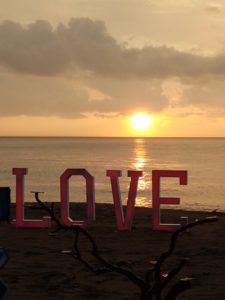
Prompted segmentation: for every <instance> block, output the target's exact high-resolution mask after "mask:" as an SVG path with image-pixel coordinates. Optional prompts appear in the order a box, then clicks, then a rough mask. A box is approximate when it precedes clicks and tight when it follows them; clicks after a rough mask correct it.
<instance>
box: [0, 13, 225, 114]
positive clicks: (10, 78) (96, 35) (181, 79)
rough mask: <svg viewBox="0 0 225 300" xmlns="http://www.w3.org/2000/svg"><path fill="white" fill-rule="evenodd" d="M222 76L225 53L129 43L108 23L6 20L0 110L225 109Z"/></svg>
mask: <svg viewBox="0 0 225 300" xmlns="http://www.w3.org/2000/svg"><path fill="white" fill-rule="evenodd" d="M1 74H4V75H2V76H1ZM68 74H69V75H70V76H71V77H70V78H68ZM224 78H225V52H224V53H220V54H217V55H214V56H203V55H197V54H192V53H188V52H185V51H183V52H182V51H178V50H177V49H175V48H173V47H167V46H166V45H164V46H160V47H156V46H155V47H154V46H145V47H143V48H129V47H128V46H127V45H125V44H119V43H118V42H117V41H116V39H115V38H114V37H112V36H111V35H110V34H109V33H108V31H107V29H106V26H105V24H104V22H102V21H93V20H91V19H89V18H78V19H71V20H70V22H69V23H68V24H67V25H65V24H58V25H57V26H56V27H53V26H52V25H51V24H50V23H49V22H47V21H43V20H39V21H36V22H34V23H32V24H29V25H27V26H24V25H21V24H19V23H16V22H12V21H4V22H2V23H0V91H1V95H2V96H1V98H0V104H1V110H0V116H15V115H32V116H40V115H42V116H49V115H57V116H60V117H66V118H81V117H84V116H85V115H86V114H87V113H92V114H96V115H98V116H109V117H110V116H112V115H115V114H116V115H118V114H121V115H127V114H129V113H131V112H132V111H135V110H145V111H148V112H151V113H155V112H156V113H157V112H161V111H163V110H165V109H167V108H168V107H169V108H171V107H173V106H174V107H178V108H179V107H188V106H189V105H190V106H192V107H193V106H196V107H199V108H202V107H207V111H208V113H209V111H210V109H211V108H213V112H214V114H215V110H218V111H219V114H223V113H224V100H223V99H224V94H225V93H224V85H223V84H222V83H223V82H224ZM206 86H207V87H206ZM215 90H216V93H215ZM215 108H216V109H215ZM192 111H193V110H192Z"/></svg>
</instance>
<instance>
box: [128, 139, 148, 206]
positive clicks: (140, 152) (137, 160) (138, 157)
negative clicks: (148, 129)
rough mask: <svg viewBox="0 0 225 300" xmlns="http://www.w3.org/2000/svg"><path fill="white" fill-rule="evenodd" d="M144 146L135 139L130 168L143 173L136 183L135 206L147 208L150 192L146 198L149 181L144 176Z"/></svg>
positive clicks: (143, 141)
mask: <svg viewBox="0 0 225 300" xmlns="http://www.w3.org/2000/svg"><path fill="white" fill-rule="evenodd" d="M146 163H147V159H146V145H145V140H144V139H140V138H138V139H136V140H135V146H134V161H133V165H132V168H134V169H135V170H141V171H143V176H142V177H140V178H139V181H138V195H137V199H136V206H148V205H149V202H150V201H149V197H150V190H149V191H148V194H149V197H147V195H146V192H147V189H148V188H149V186H150V182H149V179H148V178H147V176H146V172H145V168H146Z"/></svg>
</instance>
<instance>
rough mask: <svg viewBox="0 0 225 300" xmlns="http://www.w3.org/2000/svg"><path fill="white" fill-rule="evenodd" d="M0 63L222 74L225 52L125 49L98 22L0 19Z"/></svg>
mask: <svg viewBox="0 0 225 300" xmlns="http://www.w3.org/2000/svg"><path fill="white" fill-rule="evenodd" d="M0 64H2V65H4V66H6V67H8V68H11V69H13V70H15V71H18V72H23V73H28V74H35V75H57V74H59V73H63V72H65V71H66V70H68V69H72V70H74V71H76V70H84V71H89V72H91V73H94V74H95V75H99V76H107V77H114V78H115V77H116V78H137V79H138V78H140V79H141V78H168V77H172V76H178V77H182V76H190V77H197V76H203V75H206V74H212V75H213V74H221V73H222V74H224V73H225V54H224V53H222V54H220V55H217V56H214V57H206V56H200V55H195V54H190V53H186V52H181V51H178V50H176V49H175V48H172V47H166V46H161V47H153V46H148V47H143V48H142V49H138V48H132V49H129V48H127V47H126V46H125V45H121V44H119V43H118V42H117V41H116V40H115V39H114V38H113V37H112V36H111V35H110V34H109V33H108V32H107V29H106V27H105V24H104V23H103V22H101V21H93V20H91V19H89V18H79V19H71V20H70V22H69V24H68V25H64V24H59V25H58V26H57V27H56V28H53V27H52V26H51V24H50V23H48V22H47V21H36V22H35V23H32V24H30V25H27V26H22V25H20V24H19V23H15V22H12V21H5V22H3V23H1V24H0Z"/></svg>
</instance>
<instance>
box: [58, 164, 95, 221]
mask: <svg viewBox="0 0 225 300" xmlns="http://www.w3.org/2000/svg"><path fill="white" fill-rule="evenodd" d="M73 175H81V176H83V177H84V178H85V179H86V199H87V219H86V220H85V221H75V220H72V219H71V218H70V217H69V197H68V182H69V178H70V177H71V176H73ZM60 192H61V207H60V211H61V221H62V223H63V224H64V225H68V226H71V225H79V226H86V225H89V224H90V223H91V221H93V220H94V219H95V199H94V177H93V176H91V174H89V173H88V171H86V170H85V169H67V170H65V172H64V173H63V174H62V175H61V177H60Z"/></svg>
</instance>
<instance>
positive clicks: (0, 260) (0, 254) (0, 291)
mask: <svg viewBox="0 0 225 300" xmlns="http://www.w3.org/2000/svg"><path fill="white" fill-rule="evenodd" d="M8 259H9V257H8V253H7V251H6V250H5V249H4V248H0V269H2V268H3V267H4V266H5V264H6V263H7V261H8ZM6 291H7V288H6V286H5V285H4V284H3V283H2V282H1V281H0V300H3V299H4V296H5V293H6Z"/></svg>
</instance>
